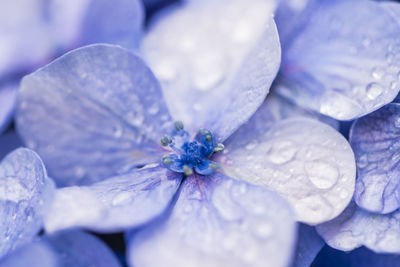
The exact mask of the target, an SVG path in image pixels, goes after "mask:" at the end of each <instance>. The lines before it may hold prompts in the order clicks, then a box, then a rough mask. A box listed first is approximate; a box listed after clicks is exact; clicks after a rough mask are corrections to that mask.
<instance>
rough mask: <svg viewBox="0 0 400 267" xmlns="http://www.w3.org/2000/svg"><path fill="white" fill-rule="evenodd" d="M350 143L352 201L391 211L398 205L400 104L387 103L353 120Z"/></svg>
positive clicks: (368, 208) (363, 206)
mask: <svg viewBox="0 0 400 267" xmlns="http://www.w3.org/2000/svg"><path fill="white" fill-rule="evenodd" d="M350 144H351V146H352V148H353V150H354V153H355V156H356V161H357V174H358V175H357V181H356V190H355V195H354V198H355V201H356V203H357V205H359V206H360V207H362V208H363V209H366V210H369V211H371V212H377V213H390V212H392V211H395V210H397V209H398V208H399V207H400V190H399V187H400V104H394V103H392V104H388V105H386V106H384V107H383V108H381V109H379V110H378V111H375V112H374V113H371V114H369V115H368V116H365V117H362V118H360V119H358V120H356V121H355V122H354V124H353V125H352V127H351V131H350Z"/></svg>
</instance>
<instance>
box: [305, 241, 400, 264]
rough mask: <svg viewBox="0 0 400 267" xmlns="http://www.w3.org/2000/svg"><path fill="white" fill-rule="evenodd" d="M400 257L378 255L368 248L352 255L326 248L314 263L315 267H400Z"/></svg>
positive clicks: (360, 249) (358, 250) (355, 251)
mask: <svg viewBox="0 0 400 267" xmlns="http://www.w3.org/2000/svg"><path fill="white" fill-rule="evenodd" d="M399 262H400V255H390V254H377V253H374V252H372V251H370V250H368V249H367V248H364V247H362V248H359V249H356V250H354V251H352V252H351V253H347V252H343V251H339V250H335V249H332V248H330V247H329V246H326V247H324V249H323V250H322V251H321V253H320V254H319V255H318V257H317V258H316V259H315V261H314V262H313V265H312V266H313V267H338V266H346V267H394V266H398V265H399Z"/></svg>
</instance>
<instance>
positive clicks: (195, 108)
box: [193, 103, 203, 111]
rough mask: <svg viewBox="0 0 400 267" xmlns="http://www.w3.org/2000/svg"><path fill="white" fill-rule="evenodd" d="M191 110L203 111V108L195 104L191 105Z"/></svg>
mask: <svg viewBox="0 0 400 267" xmlns="http://www.w3.org/2000/svg"><path fill="white" fill-rule="evenodd" d="M193 109H194V110H195V111H200V110H202V109H203V106H202V105H201V104H199V103H196V104H194V105H193Z"/></svg>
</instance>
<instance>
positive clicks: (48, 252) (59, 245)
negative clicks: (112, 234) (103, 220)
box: [0, 230, 121, 267]
mask: <svg viewBox="0 0 400 267" xmlns="http://www.w3.org/2000/svg"><path fill="white" fill-rule="evenodd" d="M0 265H1V266H7V267H28V266H29V267H72V266H74V267H78V266H82V267H83V266H96V267H120V266H121V265H120V263H119V262H118V259H117V258H116V256H115V255H114V254H113V252H112V251H111V250H110V249H109V248H108V247H107V246H106V245H105V244H104V243H103V242H101V241H100V240H99V239H97V238H96V237H94V236H92V235H90V234H87V233H85V232H81V231H78V230H74V231H64V232H59V233H56V234H52V235H46V236H44V237H42V238H40V239H39V240H37V241H35V242H33V243H31V244H28V245H26V246H24V247H22V248H20V249H18V250H16V251H15V252H13V253H11V254H10V255H8V256H7V257H5V258H4V259H3V260H2V261H0Z"/></svg>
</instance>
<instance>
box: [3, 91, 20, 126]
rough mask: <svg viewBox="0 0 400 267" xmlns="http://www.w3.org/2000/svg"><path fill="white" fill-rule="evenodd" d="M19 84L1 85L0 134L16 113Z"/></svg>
mask: <svg viewBox="0 0 400 267" xmlns="http://www.w3.org/2000/svg"><path fill="white" fill-rule="evenodd" d="M17 87H18V85H14V84H12V85H5V86H3V87H0V134H1V133H2V132H3V131H4V130H5V128H6V127H7V126H8V124H9V122H10V121H11V118H12V115H13V114H14V107H15V100H16V96H17Z"/></svg>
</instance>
